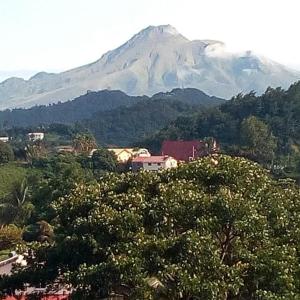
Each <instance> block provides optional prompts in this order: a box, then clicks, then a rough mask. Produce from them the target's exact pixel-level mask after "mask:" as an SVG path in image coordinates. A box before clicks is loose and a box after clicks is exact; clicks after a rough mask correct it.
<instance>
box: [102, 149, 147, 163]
mask: <svg viewBox="0 0 300 300" xmlns="http://www.w3.org/2000/svg"><path fill="white" fill-rule="evenodd" d="M107 150H108V151H111V152H113V153H114V154H115V156H116V157H117V161H118V162H119V163H126V162H128V160H130V159H132V158H134V157H150V156H151V154H150V153H149V151H148V150H147V149H145V148H139V149H136V148H108V149H107Z"/></svg>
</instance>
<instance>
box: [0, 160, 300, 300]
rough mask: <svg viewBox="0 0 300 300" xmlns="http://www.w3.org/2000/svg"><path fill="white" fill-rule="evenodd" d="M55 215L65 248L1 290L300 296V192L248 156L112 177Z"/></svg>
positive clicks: (46, 254) (44, 250) (56, 248)
mask: <svg viewBox="0 0 300 300" xmlns="http://www.w3.org/2000/svg"><path fill="white" fill-rule="evenodd" d="M54 208H55V210H56V213H57V220H56V222H57V226H56V232H55V233H56V238H55V243H54V244H52V245H51V246H49V245H47V246H46V245H43V246H41V248H40V249H39V250H37V251H35V253H34V257H35V259H34V260H30V259H29V262H30V263H29V265H28V266H27V267H25V268H24V269H23V270H22V271H21V272H19V273H16V274H15V275H13V276H12V277H9V278H2V281H1V283H0V290H2V291H5V289H6V288H8V287H9V288H17V287H18V288H19V287H21V286H22V284H24V283H30V284H31V285H40V284H42V285H44V284H51V283H52V284H53V282H54V280H60V281H62V283H64V284H66V283H69V284H71V285H72V286H73V288H74V293H73V296H72V297H73V298H74V299H100V298H102V297H105V296H107V295H108V294H110V293H112V292H116V293H121V294H123V295H124V296H125V298H126V299H159V298H158V297H162V296H163V297H164V298H163V299H186V300H187V299H203V300H204V299H297V298H299V297H300V282H299V272H300V268H299V253H300V234H299V228H300V217H299V216H300V192H299V188H298V187H296V186H294V185H293V184H292V183H288V182H285V181H275V180H273V179H271V178H270V176H269V175H268V173H267V172H266V171H265V170H264V169H262V168H261V167H259V166H258V165H257V164H254V163H252V162H250V161H248V160H246V159H242V158H230V157H227V156H219V157H214V158H212V157H207V158H204V159H201V160H199V161H195V162H192V163H189V164H184V165H181V166H179V167H178V168H177V169H173V170H170V171H166V172H162V173H143V172H141V173H138V174H121V175H116V174H111V175H108V176H107V177H106V178H103V179H102V180H101V182H99V183H98V184H93V185H84V184H79V185H77V187H76V188H75V189H74V190H73V191H72V192H71V193H70V194H69V195H68V196H65V197H63V198H60V199H59V200H58V201H57V202H56V203H55V205H54ZM160 299H162V298H160Z"/></svg>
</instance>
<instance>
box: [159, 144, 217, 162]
mask: <svg viewBox="0 0 300 300" xmlns="http://www.w3.org/2000/svg"><path fill="white" fill-rule="evenodd" d="M218 149H219V148H218V145H217V143H216V141H215V140H214V139H212V140H211V141H210V142H206V141H201V140H192V141H164V142H163V144H162V149H161V154H162V155H170V156H172V157H174V158H175V159H177V160H178V161H185V162H188V161H191V160H194V159H197V158H199V157H203V156H206V155H209V154H214V153H216V152H217V151H218Z"/></svg>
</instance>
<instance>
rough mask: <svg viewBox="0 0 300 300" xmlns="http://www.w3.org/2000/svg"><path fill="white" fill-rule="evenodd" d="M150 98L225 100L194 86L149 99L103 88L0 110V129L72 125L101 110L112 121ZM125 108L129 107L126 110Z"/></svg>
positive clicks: (191, 101) (197, 103) (194, 101)
mask: <svg viewBox="0 0 300 300" xmlns="http://www.w3.org/2000/svg"><path fill="white" fill-rule="evenodd" d="M151 100H158V101H161V102H167V101H168V102H172V101H173V102H174V101H177V102H181V103H183V104H186V105H193V106H198V107H199V106H201V107H210V106H214V105H219V104H221V103H223V102H224V101H225V100H224V99H220V98H216V97H210V96H208V95H206V94H205V93H203V92H202V91H199V90H196V89H175V90H172V91H171V92H169V93H159V94H156V95H154V96H153V97H152V98H149V97H147V96H143V97H139V96H138V97H136V96H128V95H126V94H125V93H123V92H121V91H108V90H104V91H100V92H89V93H87V94H86V95H83V96H80V97H78V98H76V99H74V100H73V101H67V102H63V103H57V104H52V105H48V106H35V107H32V108H30V109H14V110H12V111H10V110H5V111H0V128H1V127H6V128H11V127H14V126H23V127H24V126H25V127H28V126H38V125H46V124H51V123H64V124H71V123H75V122H78V121H81V120H85V119H90V118H94V115H95V114H98V115H99V114H100V113H101V112H103V114H102V115H101V118H104V119H105V118H106V114H108V111H109V115H110V117H109V120H113V119H114V114H116V118H117V115H119V114H120V112H121V111H122V110H124V111H126V112H127V114H128V115H130V114H131V112H130V108H131V107H133V106H134V105H135V104H137V103H141V102H143V103H146V105H148V104H147V103H149V106H150V103H151ZM156 106H157V104H156ZM126 108H128V109H127V110H126ZM146 114H150V112H148V111H147V108H146V106H144V111H141V117H146ZM170 114H171V113H170ZM166 115H167V112H166V114H165V117H166V118H167V119H168V117H167V116H166ZM152 117H153V116H152ZM99 118H100V117H99ZM164 124H167V123H164Z"/></svg>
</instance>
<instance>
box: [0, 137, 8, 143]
mask: <svg viewBox="0 0 300 300" xmlns="http://www.w3.org/2000/svg"><path fill="white" fill-rule="evenodd" d="M8 141H9V137H8V136H0V142H3V143H7V142H8Z"/></svg>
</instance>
